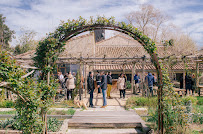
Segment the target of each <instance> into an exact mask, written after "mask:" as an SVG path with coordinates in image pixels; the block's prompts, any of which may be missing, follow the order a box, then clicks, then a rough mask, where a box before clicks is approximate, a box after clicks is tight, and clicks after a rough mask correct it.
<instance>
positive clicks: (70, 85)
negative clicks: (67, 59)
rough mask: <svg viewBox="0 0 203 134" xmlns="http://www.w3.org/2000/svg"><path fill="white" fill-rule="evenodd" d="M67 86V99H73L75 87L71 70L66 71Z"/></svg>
mask: <svg viewBox="0 0 203 134" xmlns="http://www.w3.org/2000/svg"><path fill="white" fill-rule="evenodd" d="M66 87H67V99H68V100H69V99H71V98H72V99H73V90H74V89H75V80H74V77H73V75H72V74H71V72H69V73H68V79H67V81H66Z"/></svg>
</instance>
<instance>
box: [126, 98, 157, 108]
mask: <svg viewBox="0 0 203 134" xmlns="http://www.w3.org/2000/svg"><path fill="white" fill-rule="evenodd" d="M140 106H142V107H143V106H147V107H156V106H157V97H152V98H148V97H130V98H128V100H127V101H126V106H125V108H126V109H129V108H132V109H133V108H136V107H140Z"/></svg>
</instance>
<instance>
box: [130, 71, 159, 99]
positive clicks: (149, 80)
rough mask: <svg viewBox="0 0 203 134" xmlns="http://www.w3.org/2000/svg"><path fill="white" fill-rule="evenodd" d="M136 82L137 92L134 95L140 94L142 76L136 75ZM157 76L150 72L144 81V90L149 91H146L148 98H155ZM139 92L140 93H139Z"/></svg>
mask: <svg viewBox="0 0 203 134" xmlns="http://www.w3.org/2000/svg"><path fill="white" fill-rule="evenodd" d="M134 81H135V91H134V93H135V94H136V93H140V87H139V86H140V85H139V84H140V82H141V79H140V76H139V75H138V73H136V74H135V76H134ZM156 82H157V80H156V76H155V75H154V74H152V73H150V72H148V73H147V74H146V75H145V79H144V86H145V87H144V88H145V89H147V90H146V96H153V86H154V85H156ZM138 90H139V91H138Z"/></svg>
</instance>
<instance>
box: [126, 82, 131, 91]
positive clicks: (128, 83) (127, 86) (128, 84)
mask: <svg viewBox="0 0 203 134" xmlns="http://www.w3.org/2000/svg"><path fill="white" fill-rule="evenodd" d="M126 89H131V83H130V81H127V82H126Z"/></svg>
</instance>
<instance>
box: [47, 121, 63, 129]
mask: <svg viewBox="0 0 203 134" xmlns="http://www.w3.org/2000/svg"><path fill="white" fill-rule="evenodd" d="M62 124H63V121H59V120H57V119H56V118H49V119H48V122H47V126H48V131H49V132H58V131H59V130H60V128H61V126H62Z"/></svg>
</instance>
